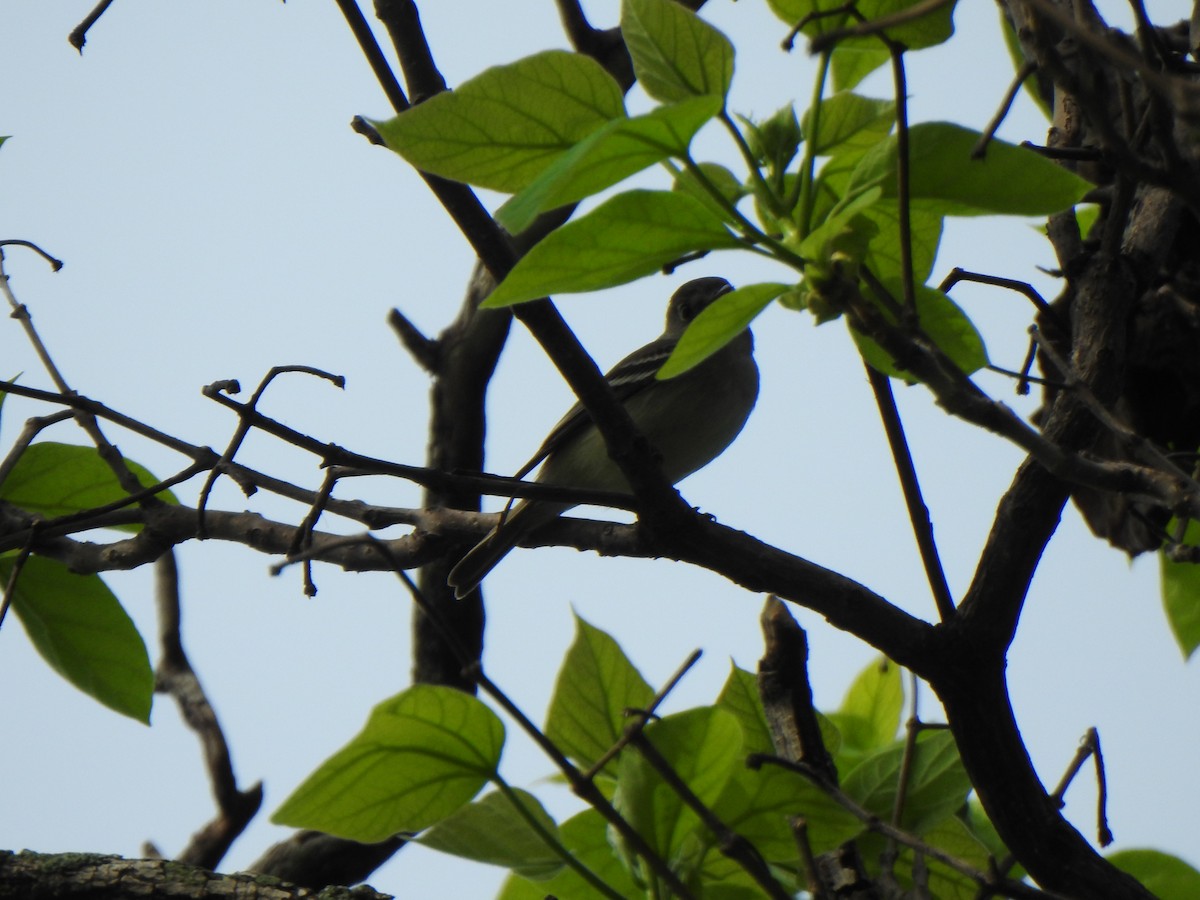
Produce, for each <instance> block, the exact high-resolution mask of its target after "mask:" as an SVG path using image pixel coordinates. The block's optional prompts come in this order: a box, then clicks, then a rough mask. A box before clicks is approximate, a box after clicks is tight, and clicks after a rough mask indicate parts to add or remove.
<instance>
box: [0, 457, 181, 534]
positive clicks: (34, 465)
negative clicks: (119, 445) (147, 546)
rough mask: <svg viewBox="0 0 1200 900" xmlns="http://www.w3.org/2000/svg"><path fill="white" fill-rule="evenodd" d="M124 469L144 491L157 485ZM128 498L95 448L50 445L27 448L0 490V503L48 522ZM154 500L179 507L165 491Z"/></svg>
mask: <svg viewBox="0 0 1200 900" xmlns="http://www.w3.org/2000/svg"><path fill="white" fill-rule="evenodd" d="M125 464H126V465H127V466H129V469H130V471H131V472H133V474H134V475H136V476H137V480H138V481H139V482H140V483H141V484H142V486H143V487H150V486H152V485H155V484H157V483H158V482H159V479H158V478H155V477H154V476H153V475H151V474H150V472H149V471H147V469H146V468H145V467H144V466H141V465H138V464H137V463H135V462H133V461H132V460H128V459H127V460H125ZM128 496H129V495H128V494H126V493H125V490H124V488H122V487H121V485H120V483H119V482H118V481H117V476H116V475H114V474H113V471H112V469H110V468H109V467H108V464H107V463H106V462H105V461H104V460H102V459H101V458H100V454H99V453H98V452H97V451H96V448H95V447H81V446H78V445H76V444H59V443H55V442H53V441H43V442H40V443H37V444H32V445H31V446H30V447H29V448H27V449H26V451H25V452H24V453H22V454H21V457H20V459H18V460H17V464H16V465H15V466H13V468H12V471H11V472H9V474H8V478H6V479H5V480H4V482H3V483H2V484H0V500H5V501H7V502H9V503H11V504H12V505H13V506H18V507H20V508H21V509H23V510H26V511H27V512H31V513H36V514H38V515H41V516H45V517H46V518H48V519H53V518H57V517H58V516H66V515H70V514H71V513H76V512H79V511H80V510H85V509H94V508H96V507H98V506H105V505H107V504H109V503H115V502H116V501H118V500H123V499H125V498H126V497H128ZM157 496H158V497H159V499H161V500H164V501H166V502H167V503H172V504H177V503H178V502H179V501H178V500H176V499H175V495H174V494H172V493H171V492H170V491H162V492H161V493H159V494H158V495H157ZM134 527H135V526H129V528H134Z"/></svg>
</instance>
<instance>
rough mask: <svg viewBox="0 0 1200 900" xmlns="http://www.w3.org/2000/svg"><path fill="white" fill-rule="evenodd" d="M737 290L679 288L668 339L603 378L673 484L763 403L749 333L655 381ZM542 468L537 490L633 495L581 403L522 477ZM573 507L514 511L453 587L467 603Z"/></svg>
mask: <svg viewBox="0 0 1200 900" xmlns="http://www.w3.org/2000/svg"><path fill="white" fill-rule="evenodd" d="M731 290H733V288H732V287H731V286H730V284H729V282H728V281H726V280H725V279H724V278H697V279H695V280H694V281H689V282H688V283H687V284H685V285H683V286H682V287H681V288H679V290H677V291H676V292H675V294H674V296H672V297H671V303H670V306H668V308H667V325H666V329H665V330H664V331H663V333H662V336H661V337H659V338H657V339H656V340H653V341H651V342H650V343H649V344H647V345H646V346H644V347H642V348H641V349H640V350H635V351H634V352H633V353H631V354H629V356H627V357H625V358H624V359H623V360H621V361H620V362H619V363H617V364H616V366H614V367H613V369H612V370H611V371H610V372H609V373H608V374H607V375H606V376H605V378H606V379H607V380H608V383H609V385H610V386H611V387H612V390H613V393H614V394H616V396H617V399H618V400H620V401H621V402H622V403H623V404H624V405H625V409H626V410H628V411H629V415H630V418H632V419H633V423H634V425H636V426H637V428H638V430H639V431H640V432H641V433H642V434H643V435H645V436H646V438H647V439H648V440H649V441H650V443H651V444H652V445H653V446H654V448H655V449H656V450H657V451H658V454H659V457H660V461H661V464H662V471H663V474H664V475H666V477H667V478H668V479H669V480H670V482H671V483H672V484H674V483H675V482H677V481H679V480H680V479H682V478H684V477H685V476H687V475H690V474H691V473H692V472H695V471H696V470H697V469H699V468H702V467H703V466H706V465H708V463H709V462H711V461H712V460H713V459H715V458H716V457H717V456H718V455H720V453H721V452H722V451H723V450H724V449H725V448H726V447H728V446H729V445H730V444H731V443H732V442H733V439H734V438H736V437H737V436H738V433H739V432H740V431H741V430H742V426H743V425H745V424H746V419H748V418H749V417H750V410H752V409H753V408H754V402H755V401H756V400H757V399H758V366H756V365H755V364H754V338H753V336H752V335H751V334H750V330H749V329H747V330H745V331H743V332H742V333H741V334H739V335H738V336H737V337H736V338H734V339H733V340H732V341H730V342H729V343H728V344H726V345H725V346H724V347H722V348H721V349H720V350H718V351H717V352H716V353H714V354H713V355H712V356H710V357H708V358H707V359H706V360H704V361H703V362H701V363H700V364H699V365H697V366H695V367H694V368H692V369H689V370H688V371H687V372H684V373H683V374H682V375H679V376H677V377H675V378H671V379H668V380H666V381H659V380H657V379H656V378H655V377H654V375H655V373H656V372H657V371H658V370H659V368H660V367H661V366H662V364H663V363H664V362H665V361H666V359H667V357H668V356H670V355H671V351H672V350H674V349H675V345H676V344H677V343H678V342H679V338H680V337H681V336H682V334H683V332H684V329H686V328H687V326H688V323H690V322H691V321H692V320H693V319H694V318H696V316H697V315H699V313H700V311H701V310H703V309H704V308H705V307H707V306H708V305H709V304H711V303H712V302H713V301H714V300H716V299H717V298H718V297H720V296H721V295H722V294H726V293H728V292H729V291H731ZM543 460H544V463H543ZM538 463H543V464H542V468H541V470H540V471H539V472H538V475H537V481H538V482H540V483H541V484H552V485H556V486H559V487H572V488H580V489H594V490H607V491H628V490H629V483H628V482H627V481H626V480H625V476H624V475H622V474H621V470H620V469H619V468H618V467H617V465H616V463H614V462H613V461H612V459H610V458H609V455H608V448H607V447H606V446H605V443H604V438H603V436H602V435H601V434H600V431H599V430H598V429H597V428H596V426H595V424H594V423H593V422H592V419H591V417H590V416H589V415H588V413H587V410H585V409H584V408H583V406H581V405H580V404H578V403H576V404H575V405H574V406H573V407H571V410H570V411H569V412H568V413H567V414H566V415H565V416H563V418H562V420H561V421H560V422H559V423H558V424H557V425H556V426H555V427H554V430H553V431H551V432H550V435H549V436H548V437H547V438H546V440H545V441H543V443H542V446H541V449H539V450H538V452H537V454H536V455H535V456H534V457H533V459H531V460H530V461H529V462H528V463H526V464H525V466H524V467H522V469H521V471H520V472H518V473H517V475H516V477H517V478H522V477H524V476H525V475H526V474H528V473H529V472H530V471H532V470H533V468H534V467H535V466H536V465H538ZM574 505H575V504H574V503H561V502H554V501H547V500H523V501H521V502H520V503H518V504H517V505H516V507H514V508H513V510H512V512H511V513H510V514H509V515H508V516H507V517H506V518H504V519H503V520H502V521H501V523H500V525H498V526H497V527H496V528H494V529H492V531H491V533H490V534H488V535H487V537H485V538H484V539H483V540H482V541H480V542H479V543H478V544H476V545H475V546H474V547H473V548H472V549H471V550H470V551H469V552H468V553H467V555H466V556H464V557H463V558H462V559H461V560H460V561H459V563H458V565H456V566H455V567H454V568H453V569H452V570H451V571H450V577H449V579H448V581H449V583H450V585H451V586H452V587H454V588H455V595H456V596H457V597H460V598H461V597H465V596H466V595H467V594H469V593H470V592H471V591H472V590H474V589H475V588H476V587H477V586H478V585H479V582H480V581H482V580H483V577H484V576H485V575H487V573H488V572H490V571H491V570H492V569H493V568H494V567H495V566H496V564H497V563H499V562H500V560H501V559H502V558H503V557H504V555H505V554H506V553H508V551H509V550H511V549H512V548H513V547H515V546H516V545H517V544H518V543H519V542H520V541H521V540H522V539H523V538H524V537H525V536H526V535H527V534H529V533H531V532H532V531H534V530H536V529H537V528H540V527H541V526H542V525H544V524H546V523H547V522H550V521H553V520H554V519H556V518H557V517H558V516H560V515H561V514H562V513H564V512H566V511H567V510H568V509H570V508H571V507H572V506H574Z"/></svg>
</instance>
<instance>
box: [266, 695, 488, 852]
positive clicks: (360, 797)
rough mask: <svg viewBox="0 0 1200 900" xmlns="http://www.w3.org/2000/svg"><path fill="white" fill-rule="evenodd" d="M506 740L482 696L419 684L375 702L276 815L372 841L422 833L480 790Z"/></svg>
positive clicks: (278, 821) (282, 820) (303, 825)
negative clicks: (342, 743)
mask: <svg viewBox="0 0 1200 900" xmlns="http://www.w3.org/2000/svg"><path fill="white" fill-rule="evenodd" d="M503 746H504V726H503V725H502V724H501V722H500V720H499V719H498V718H497V717H496V714H495V713H493V712H492V711H491V710H490V709H488V708H487V707H486V706H485V705H484V704H483V703H481V702H480V701H479V700H477V699H476V698H474V697H472V696H471V695H469V694H465V693H463V692H462V691H457V690H454V689H453V688H448V687H442V686H438V685H429V684H421V685H416V686H414V687H411V688H409V689H408V690H406V691H403V692H401V693H399V694H397V695H396V696H395V697H392V698H391V699H389V700H385V701H384V702H383V703H380V704H379V705H378V706H376V707H375V709H374V710H372V711H371V716H370V718H369V719H368V720H367V724H366V726H365V727H364V728H363V730H362V731H361V732H360V733H359V734H358V735H357V736H356V737H355V738H354V739H353V740H351V741H350V743H348V744H347V745H346V746H345V747H343V748H342V749H341V750H339V751H338V752H337V753H335V754H334V755H333V756H331V757H330V758H329V759H327V760H326V761H325V762H324V763H322V764H321V766H320V767H319V768H318V769H317V770H316V771H315V772H313V774H312V775H310V776H309V777H308V778H307V779H305V781H304V783H303V784H301V785H300V787H298V788H296V790H295V791H294V792H293V793H292V795H291V796H290V797H288V798H287V800H285V801H284V802H283V805H282V806H281V807H279V809H278V810H277V811H276V813H275V815H274V816H272V818H271V821H273V822H275V823H276V824H278V825H291V826H293V827H297V828H312V829H316V830H317V831H324V832H328V833H329V834H336V835H339V836H341V837H346V838H350V839H352V840H356V841H364V842H368V843H369V842H373V841H381V840H383V839H384V838H386V837H389V836H391V835H393V834H397V833H399V832H411V831H420V830H421V829H423V828H427V827H428V826H430V825H432V824H434V823H435V822H439V821H441V820H442V819H444V818H446V817H447V816H448V815H450V814H451V813H452V812H454V811H455V810H456V809H458V808H459V807H460V806H462V805H463V804H464V803H466V802H467V801H469V800H470V799H471V798H472V797H474V796H475V795H476V794H477V793H479V790H480V789H481V788H482V787H483V786H484V784H485V783H487V781H488V780H489V779H490V778H492V777H493V775H494V774H495V771H496V766H497V765H498V763H499V761H500V751H501V749H502V748H503Z"/></svg>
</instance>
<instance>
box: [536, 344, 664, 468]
mask: <svg viewBox="0 0 1200 900" xmlns="http://www.w3.org/2000/svg"><path fill="white" fill-rule="evenodd" d="M675 343H676V342H675V341H674V340H671V339H668V338H665V337H660V338H658V339H657V340H655V341H651V342H650V343H649V344H647V345H646V346H644V347H642V348H641V349H640V350H635V351H634V352H633V353H630V354H629V355H628V356H627V357H625V358H624V359H623V360H621V361H620V362H619V363H617V364H616V365H615V366H613V367H612V368H611V369H609V371H608V373H607V374H606V375H605V376H604V379H605V381H607V382H608V384H609V387H611V388H612V392H613V394H615V395H616V398H617V401H618V402H620V403H625V402H626V401H627V400H629V398H630V397H632V396H634V395H635V394H638V393H640V392H641V391H643V390H645V389H646V388H648V387H649V386H650V385H652V384H653V383H654V373H655V372H657V371H658V370H659V369H660V368H661V367H662V364H663V363H664V362H666V361H667V357H668V356H670V355H671V351H672V350H674V349H675ZM590 422H591V416H590V415H589V414H588V411H587V410H586V409H584V408H583V404H582V403H576V404H575V405H574V406H572V407H571V408H570V409H569V410H567V414H566V415H565V416H563V417H562V418H561V419H559V420H558V424H557V425H555V426H554V428H552V429H551V430H550V434H548V435H547V436H546V440H544V441H542V446H541V447H539V448H538V452H537V453H535V454H534V455H533V458H532V459H530V460H529V462H527V463H525V465H523V466H522V467H521V469H520V471H519V472H517V474H516V475H514V476H513V477H514V478H524V477H525V476H526V475H528V474H529V473H530V472H532V471H533V470H534V469H536V468H537V467H538V466H539V465H540V464H541V463H542V462H543V461H544V460H545V459H546V457H547V456H549V455H550V454H551V453H553V452H554V451H555V450H556V449H557V448H559V447H561V446H562V445H563V444H564V443H566V442H567V441H569V440H571V439H572V438H573V437H574V436H576V435H577V434H579V432H580V431H582V430H583V429H584V428H585V427H586V426H587V425H588V424H590Z"/></svg>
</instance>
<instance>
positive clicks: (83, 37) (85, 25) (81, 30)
mask: <svg viewBox="0 0 1200 900" xmlns="http://www.w3.org/2000/svg"><path fill="white" fill-rule="evenodd" d="M112 2H113V0H100V2H99V3H97V4H96V7H95V9H93V10H92V11H91V12H90V13H88V14H87V16H86V17H85V18H84V20H83V21H82V22H80V23H79V24H78V25H76V26H75V27H74V28H73V29H71V33H70V34H69V35H67V43H69V44H70V45H71V46H72V47H74V48H75V49H76V50H78V51H79V52H80V53H82V52H83V45H84V44H86V43H87V33H88V31H89V30H91V27H92V26H93V25H95V24H96V22H97V21H99V19H100V17H101V16H102V15H104V12H105V10H107V9H108V8H109V7H110V6H112Z"/></svg>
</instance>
